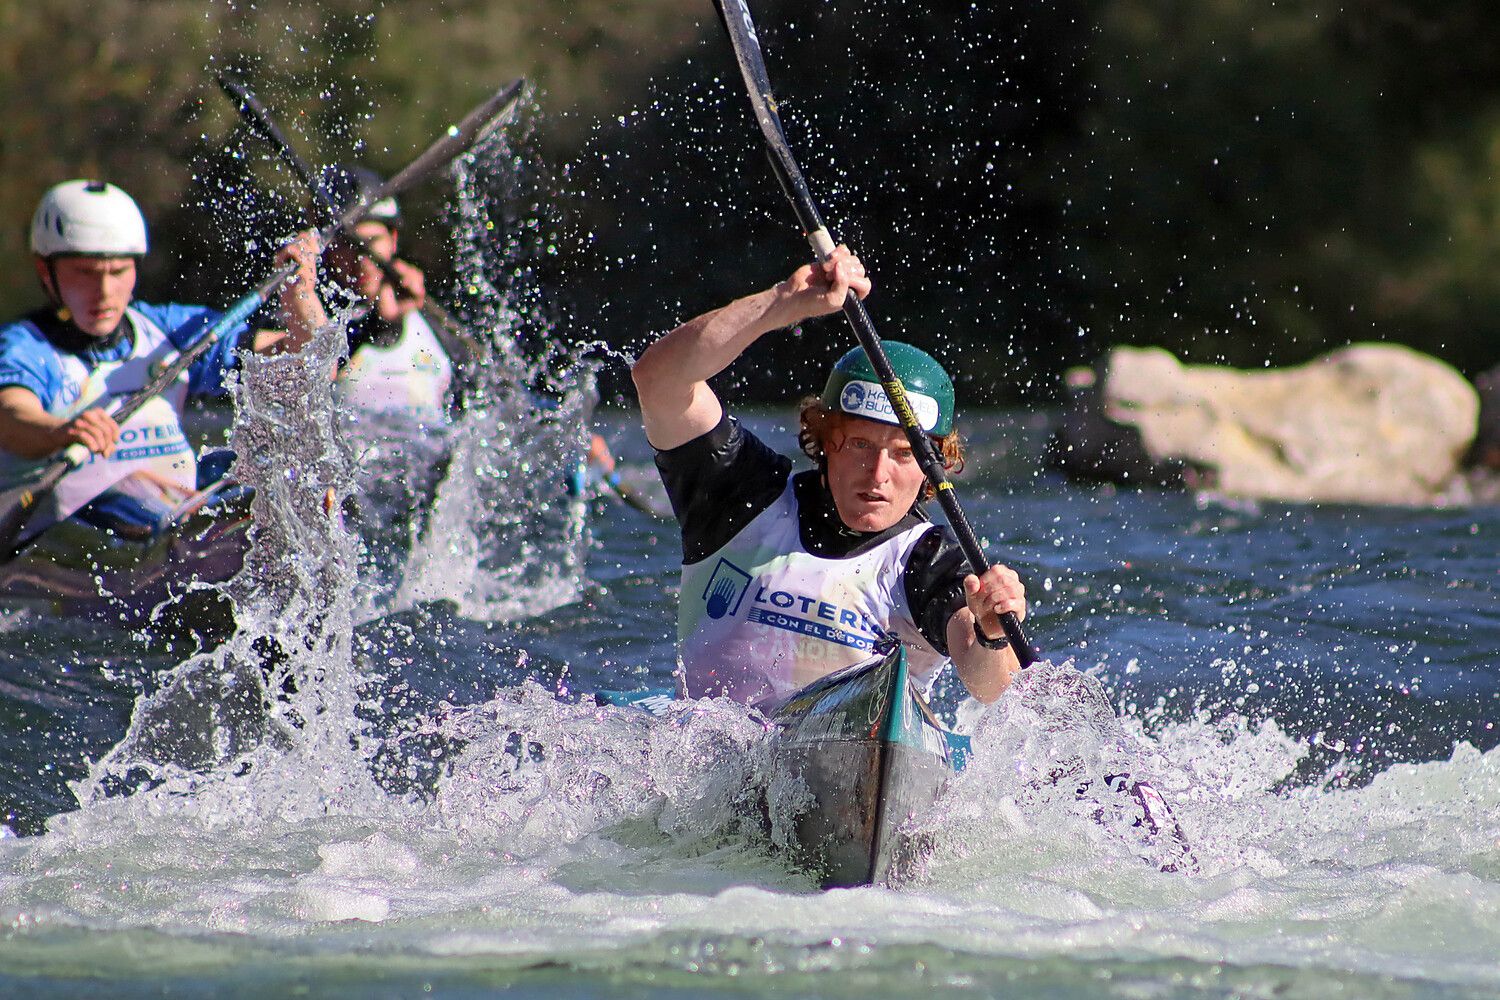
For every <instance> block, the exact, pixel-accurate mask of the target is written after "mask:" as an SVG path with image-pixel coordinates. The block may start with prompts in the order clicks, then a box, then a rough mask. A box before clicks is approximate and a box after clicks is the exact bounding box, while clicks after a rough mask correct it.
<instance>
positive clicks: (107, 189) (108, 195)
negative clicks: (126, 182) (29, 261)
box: [31, 180, 146, 257]
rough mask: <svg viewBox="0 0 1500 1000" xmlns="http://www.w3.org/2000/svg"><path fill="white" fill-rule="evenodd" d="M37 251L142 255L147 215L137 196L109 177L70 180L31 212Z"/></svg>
mask: <svg viewBox="0 0 1500 1000" xmlns="http://www.w3.org/2000/svg"><path fill="white" fill-rule="evenodd" d="M31 252H32V253H34V254H36V255H37V256H39V257H53V256H56V255H58V254H86V255H89V256H94V257H142V256H145V253H146V219H145V216H143V215H141V210H140V208H138V207H137V206H136V203H135V199H134V198H131V197H130V195H128V194H126V193H125V192H124V191H121V190H120V189H119V188H117V187H115V186H114V185H113V184H107V183H105V182H104V181H81V180H80V181H65V182H63V183H62V184H58V185H57V186H56V187H53V188H52V189H51V190H49V191H48V192H47V193H46V194H44V195H42V200H41V202H40V203H39V204H38V205H37V207H36V214H35V215H33V216H32V217H31Z"/></svg>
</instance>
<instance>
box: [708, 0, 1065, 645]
mask: <svg viewBox="0 0 1500 1000" xmlns="http://www.w3.org/2000/svg"><path fill="white" fill-rule="evenodd" d="M714 5H715V6H716V7H718V9H719V17H720V18H721V19H722V21H723V22H724V29H725V30H726V31H727V32H728V33H729V41H730V44H732V45H733V46H734V55H735V60H736V61H737V62H738V63H739V66H740V75H741V76H743V77H744V79H745V90H746V92H747V93H749V95H750V105H751V107H753V108H754V109H755V120H756V121H757V122H759V123H760V130H761V133H762V134H763V135H764V136H765V139H766V145H767V147H768V150H769V152H770V159H771V168H772V169H773V170H774V171H775V173H776V179H777V180H778V181H779V182H780V183H781V189H782V191H784V192H785V193H786V197H787V200H788V201H790V202H791V203H792V208H793V209H795V210H796V212H797V220H798V222H800V223H801V225H802V231H803V233H804V234H805V235H806V236H807V240H808V242H809V243H810V244H811V245H812V248H813V252H814V253H815V254H817V256H818V259H819V260H820V261H822V260H827V259H828V258H829V257H830V256H832V255H833V251H834V249H835V248H836V246H837V243H836V242H835V240H834V238H833V236H832V235H830V234H829V232H828V228H827V227H826V226H824V225H823V220H822V218H821V217H820V216H819V214H818V207H817V205H816V204H815V203H814V202H813V197H812V191H811V190H810V189H809V188H808V186H807V180H806V178H804V177H803V176H802V169H801V168H800V167H798V166H797V161H796V159H795V158H794V157H793V156H792V149H791V146H790V145H789V144H788V143H787V140H786V132H785V130H784V129H783V128H782V127H781V116H780V115H779V114H778V113H777V110H776V98H775V97H774V96H773V95H772V93H771V80H770V77H769V75H768V74H767V73H766V60H765V57H764V56H763V55H762V54H761V51H760V40H759V39H758V38H757V37H756V34H755V22H754V21H753V20H751V18H750V8H749V7H747V6H746V5H745V0H714ZM844 316H845V318H847V319H848V320H849V325H850V326H851V327H853V328H854V334H855V336H856V337H858V338H859V343H860V346H861V347H863V348H864V349H865V355H866V356H867V357H869V359H870V365H871V367H873V368H874V369H875V373H876V374H877V375H879V376H880V383H881V385H882V386H884V388H885V394H886V396H887V397H889V399H890V403H891V409H892V410H893V411H894V412H895V414H896V417H897V419H898V420H900V422H901V427H902V429H903V430H905V431H906V438H907V440H908V441H910V442H911V446H912V451H913V452H914V453H915V454H916V456H917V462H918V464H919V465H921V467H922V472H923V473H924V474H925V475H926V476H927V480H928V482H930V483H932V486H933V489H934V490H935V491H936V492H937V498H938V503H939V504H941V505H942V508H943V513H944V514H946V515H947V516H948V524H949V525H950V526H951V527H952V528H953V533H954V535H956V536H957V537H958V544H959V545H960V546H961V547H962V548H963V550H964V555H965V556H967V557H968V559H969V566H970V567H971V568H972V569H973V570H974V572H975V573H976V574H979V573H983V572H984V571H985V570H987V569H988V568H989V566H990V562H989V559H987V558H986V557H985V554H984V549H983V548H982V547H981V546H980V544H979V539H978V538H977V537H975V535H974V529H973V528H971V527H970V526H969V520H968V518H967V517H965V516H964V512H963V508H962V507H960V506H959V504H958V497H956V496H955V495H954V493H953V484H952V483H950V482H949V481H948V475H947V472H946V471H945V470H944V469H943V463H942V461H941V460H940V459H939V458H938V456H937V452H936V450H935V449H934V448H933V445H932V441H931V439H929V438H928V437H927V435H926V434H925V433H924V432H923V431H922V428H921V427H920V426H919V425H918V424H917V416H916V414H915V413H914V412H912V408H911V403H910V402H908V400H907V398H906V389H905V387H904V386H903V385H902V384H901V380H900V379H899V378H897V377H896V372H895V369H893V368H892V367H891V362H890V359H889V358H887V357H886V354H885V349H884V348H882V347H881V346H880V337H879V336H878V335H877V334H876V333H875V324H874V323H873V322H872V321H871V319H870V314H869V313H868V312H866V311H865V305H864V303H863V302H861V301H860V300H859V296H857V295H855V294H854V293H853V292H850V293H849V295H848V297H847V298H845V299H844ZM1000 625H1001V627H1002V628H1004V629H1005V637H1006V638H1007V639H1009V640H1010V645H1011V648H1012V649H1014V650H1015V652H1016V658H1017V659H1019V660H1020V661H1021V666H1023V667H1025V666H1029V665H1031V664H1032V663H1034V662H1036V651H1035V650H1033V649H1032V648H1031V643H1030V642H1029V641H1027V639H1026V633H1025V632H1023V631H1022V630H1021V623H1020V621H1019V620H1018V619H1017V618H1016V616H1015V615H1014V614H1011V613H1009V612H1007V613H1005V614H1003V615H1001V616H1000Z"/></svg>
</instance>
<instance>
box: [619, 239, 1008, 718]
mask: <svg viewBox="0 0 1500 1000" xmlns="http://www.w3.org/2000/svg"><path fill="white" fill-rule="evenodd" d="M850 291H853V292H854V293H855V294H856V295H858V296H859V297H860V298H863V297H864V296H866V295H867V294H869V291H870V279H869V277H868V276H867V275H866V274H865V269H864V266H863V265H862V264H861V263H860V261H859V259H858V258H857V257H855V256H853V255H852V254H851V253H850V252H849V251H848V249H847V248H844V247H839V248H838V250H837V252H835V253H834V255H833V256H832V257H831V258H830V259H829V260H828V261H826V262H824V263H820V264H814V265H808V266H804V267H799V268H797V270H796V271H794V272H793V273H792V274H791V276H790V277H788V278H787V279H786V280H785V281H783V282H781V283H779V284H777V285H774V286H772V287H771V288H767V289H765V290H763V291H760V292H756V293H755V294H753V295H748V296H746V297H744V298H741V299H737V300H735V301H734V302H731V303H729V304H728V305H726V306H723V307H721V308H719V309H715V310H713V311H712V312H707V313H704V314H703V315H701V316H698V317H696V318H695V319H691V320H689V321H688V322H686V323H683V324H682V325H681V326H679V327H677V328H676V329H674V330H672V331H671V332H670V333H668V334H667V335H666V336H664V337H662V338H661V339H660V340H658V341H656V342H655V343H654V344H652V345H651V346H650V347H649V348H648V349H647V350H646V351H645V352H644V353H643V354H642V355H641V357H640V359H639V360H638V361H637V362H636V364H635V367H634V369H633V372H632V374H633V377H634V379H635V384H636V390H637V393H638V395H639V397H640V405H641V416H642V419H643V421H644V423H645V428H646V436H647V438H648V439H649V440H650V442H651V444H652V446H653V447H654V448H655V449H656V463H657V466H658V468H659V469H660V471H661V476H662V479H663V481H664V482H665V484H666V487H667V492H668V494H669V495H670V497H671V500H672V508H673V510H674V511H675V513H676V515H677V520H678V522H679V523H680V525H681V528H682V546H683V566H682V586H681V591H680V595H679V612H678V636H677V638H678V660H679V679H680V681H681V684H682V686H683V687H684V688H685V692H684V693H686V694H687V695H688V696H691V697H712V696H727V697H730V698H733V699H735V700H737V701H741V702H744V703H747V704H760V703H765V702H768V701H772V700H775V699H777V698H780V697H782V696H785V695H787V694H790V693H791V692H793V691H795V690H797V689H798V688H801V687H803V686H804V685H806V684H807V683H809V682H811V681H813V680H815V679H817V678H818V677H821V676H824V675H826V674H829V673H832V672H833V671H835V670H838V669H841V668H843V667H846V666H849V665H851V664H854V663H857V662H859V661H861V660H863V659H866V658H867V657H868V656H869V655H870V652H871V650H872V649H873V647H874V645H875V643H876V641H877V640H878V639H879V638H880V637H882V636H889V635H894V636H895V637H897V638H898V639H900V640H901V641H902V642H903V643H904V644H905V645H906V647H907V659H908V663H909V665H910V668H911V670H912V672H913V673H914V674H915V675H917V676H918V677H919V678H926V679H929V680H930V679H931V678H932V677H933V676H934V674H935V673H936V671H937V670H938V669H939V668H941V667H942V665H943V664H944V663H945V662H947V661H949V660H951V661H952V663H953V664H954V665H955V667H956V668H957V672H958V676H959V678H960V679H961V680H962V681H963V683H964V685H965V687H967V689H968V690H969V692H970V693H971V694H972V695H973V696H974V697H975V698H977V699H979V700H980V701H984V702H989V701H993V700H994V699H996V698H998V697H999V696H1000V694H1001V692H1003V691H1004V690H1005V688H1006V687H1007V686H1008V685H1009V683H1010V680H1011V677H1012V676H1013V675H1014V673H1015V672H1016V670H1017V669H1019V663H1018V661H1017V658H1016V655H1015V653H1014V652H1012V651H1011V650H1010V649H1009V647H1008V645H1007V644H1006V642H1005V640H1004V633H1003V631H1002V628H1001V625H1000V621H999V616H1000V615H1001V614H1003V613H1005V612H1013V613H1014V614H1015V615H1016V616H1017V617H1018V618H1023V619H1024V618H1025V617H1026V591H1025V588H1024V587H1023V586H1022V584H1021V580H1020V578H1019V577H1018V576H1017V574H1016V573H1015V571H1013V570H1012V569H1010V568H1009V567H1006V566H1004V565H999V564H996V565H994V566H991V567H990V568H989V569H988V570H987V571H986V572H985V573H984V574H983V576H975V575H974V574H973V573H972V572H970V569H969V565H968V561H967V560H966V559H965V558H964V556H963V553H962V551H961V550H960V548H959V546H958V543H957V540H956V539H955V538H954V537H953V535H952V533H951V532H950V531H949V529H948V528H947V527H941V526H937V525H934V524H932V523H930V522H929V521H928V520H927V517H926V515H925V513H924V512H923V510H922V507H921V504H920V501H921V499H922V498H923V496H924V493H925V492H926V489H927V480H926V477H925V476H924V474H923V472H922V470H921V468H920V467H919V465H918V464H917V461H916V456H915V455H914V454H913V452H912V448H911V445H910V442H909V441H908V440H907V437H906V433H905V431H903V430H902V428H901V427H900V426H899V424H898V421H897V418H896V415H895V414H894V413H893V412H892V410H891V405H890V401H889V400H888V399H887V398H886V395H885V390H884V389H883V388H882V387H881V385H880V383H879V380H878V379H877V378H876V377H875V373H874V371H873V370H872V369H871V367H870V364H869V361H868V359H867V358H866V357H865V356H864V352H863V350H862V349H859V348H856V349H855V350H853V351H851V352H849V353H848V354H846V355H844V356H843V357H842V358H841V359H840V360H839V361H838V363H837V364H835V365H834V367H833V370H832V372H831V373H830V374H829V376H828V378H827V380H826V382H825V383H824V386H823V391H822V393H821V394H820V395H819V396H817V397H814V398H812V399H809V400H808V401H807V402H806V403H804V405H803V406H802V409H801V414H800V427H799V431H798V440H799V445H800V447H801V449H802V451H803V452H804V453H806V454H807V455H808V456H809V457H810V458H811V459H812V460H813V461H814V463H815V466H816V467H815V468H813V469H810V470H808V471H805V472H802V473H798V474H795V475H794V474H793V472H792V462H791V459H789V458H787V457H785V456H784V455H781V454H779V453H778V452H777V451H776V450H775V449H773V448H772V447H771V446H770V445H768V444H767V443H766V442H764V441H762V440H761V439H760V438H759V437H757V436H756V435H755V434H753V433H752V432H751V431H750V430H749V429H747V428H746V427H745V426H744V425H742V424H741V423H740V422H739V421H738V420H737V419H735V418H734V417H733V416H731V415H729V413H728V412H727V411H726V410H725V408H724V406H723V404H722V403H721V402H720V400H719V398H718V396H717V395H716V394H715V393H714V391H713V390H712V389H711V388H710V387H709V384H708V380H709V379H710V378H712V377H713V376H715V375H717V374H718V373H719V372H721V371H723V370H724V369H726V368H728V367H729V366H730V365H731V364H733V363H734V361H735V359H736V358H738V357H739V356H740V355H741V354H742V353H744V351H745V350H746V349H747V348H748V347H750V345H751V344H753V343H755V342H756V341H758V340H759V339H760V338H762V337H764V336H767V335H773V334H774V332H775V331H778V330H783V329H786V328H788V327H791V326H794V325H796V324H797V323H800V322H802V321H803V320H806V319H809V318H812V317H815V316H822V315H826V314H829V313H833V312H836V311H838V310H839V308H840V307H841V306H842V305H843V303H844V299H845V296H846V295H847V294H848V293H849V292H850ZM885 347H886V350H887V353H888V354H889V356H890V359H891V362H892V364H893V365H894V367H895V369H896V374H897V375H898V376H900V377H901V379H902V381H903V383H904V385H905V389H906V393H907V396H908V399H909V400H910V402H911V404H912V409H913V410H914V411H915V413H916V416H917V419H918V422H919V425H920V426H921V427H922V429H923V430H924V431H925V432H926V433H927V434H928V435H930V436H931V438H932V440H933V442H934V444H935V445H936V446H937V451H938V454H939V455H940V456H941V457H942V459H943V461H944V463H945V464H946V465H948V466H949V467H950V468H955V467H958V466H960V465H961V464H962V461H963V457H962V450H961V447H960V443H959V439H958V434H957V432H956V430H955V429H954V416H955V414H954V393H953V383H952V381H951V380H950V379H949V377H948V374H947V372H945V371H944V370H943V368H942V366H941V365H940V364H938V362H937V361H936V360H935V359H934V358H932V357H931V355H929V354H928V353H927V352H925V351H922V350H920V349H919V348H916V347H914V346H911V345H909V344H904V343H898V342H891V341H887V342H886V343H885ZM786 363H787V364H788V367H792V365H793V364H794V362H792V361H790V360H788V361H787V362H786Z"/></svg>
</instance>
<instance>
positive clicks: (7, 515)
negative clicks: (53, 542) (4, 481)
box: [0, 459, 72, 563]
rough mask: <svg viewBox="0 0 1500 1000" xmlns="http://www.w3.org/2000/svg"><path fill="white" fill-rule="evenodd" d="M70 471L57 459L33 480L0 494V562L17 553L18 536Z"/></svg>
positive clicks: (65, 464)
mask: <svg viewBox="0 0 1500 1000" xmlns="http://www.w3.org/2000/svg"><path fill="white" fill-rule="evenodd" d="M71 468H72V465H71V464H69V462H68V461H67V460H66V459H59V460H58V461H56V462H54V463H53V464H52V465H50V466H48V467H47V471H46V472H44V473H43V474H42V478H40V479H38V480H37V481H35V482H31V483H22V484H21V485H20V486H14V487H12V488H10V489H9V490H6V491H5V492H4V493H0V563H6V562H9V561H10V560H12V559H14V558H15V557H16V554H17V553H18V552H19V551H20V541H21V533H22V532H23V531H25V530H26V525H28V524H30V523H31V519H32V518H33V517H35V516H36V512H37V511H38V510H40V509H41V507H42V503H43V502H44V501H45V500H46V499H47V498H48V497H50V496H51V495H52V493H53V491H54V490H56V489H57V484H58V483H59V482H60V481H61V480H62V477H63V476H64V475H65V474H66V473H67V472H68V471H69V470H70V469H71Z"/></svg>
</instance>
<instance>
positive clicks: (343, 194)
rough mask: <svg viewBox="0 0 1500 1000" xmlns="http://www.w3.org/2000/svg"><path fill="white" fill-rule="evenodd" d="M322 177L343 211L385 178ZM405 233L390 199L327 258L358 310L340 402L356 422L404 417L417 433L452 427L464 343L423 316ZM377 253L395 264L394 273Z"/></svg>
mask: <svg viewBox="0 0 1500 1000" xmlns="http://www.w3.org/2000/svg"><path fill="white" fill-rule="evenodd" d="M322 182H323V188H324V192H325V193H326V194H327V195H328V197H329V198H330V199H331V200H332V202H333V204H334V205H337V206H338V207H339V208H340V209H343V208H344V207H345V206H347V205H351V204H353V203H354V202H356V201H358V200H359V199H360V198H362V197H365V196H367V195H368V194H370V193H371V192H374V191H377V190H378V189H379V188H380V187H381V186H382V185H383V183H384V182H383V181H382V179H381V177H380V176H379V175H378V174H376V173H375V172H374V171H371V170H367V169H365V168H364V167H359V166H354V165H351V164H342V165H338V166H333V167H329V168H328V169H327V170H325V171H323V177H322ZM400 238H401V206H400V205H398V204H397V202H396V199H395V198H384V199H381V200H380V201H377V202H375V203H374V205H372V206H371V207H370V213H369V215H367V216H366V217H365V219H364V221H363V222H361V223H359V224H358V225H357V226H355V227H354V230H353V232H352V233H351V234H350V236H349V237H346V238H344V239H341V240H337V241H335V242H334V243H333V245H332V246H330V247H329V249H328V253H327V256H326V257H325V258H324V259H325V261H326V262H327V268H328V271H329V274H330V276H331V277H332V278H333V280H334V282H335V283H336V284H337V285H338V286H339V287H340V288H341V289H343V290H344V292H345V293H347V294H348V295H349V296H350V299H351V303H350V304H351V305H352V308H353V312H354V315H353V317H352V318H351V319H350V320H349V324H348V328H347V329H348V335H349V362H348V364H346V365H344V367H343V369H342V370H341V371H340V373H339V382H338V386H339V399H340V401H341V402H342V403H343V405H344V406H345V407H347V408H348V410H349V411H350V414H351V416H353V417H354V418H355V419H356V420H375V421H378V422H379V421H383V422H386V423H389V422H391V421H400V422H401V423H402V424H403V425H404V426H405V427H406V428H407V429H410V430H412V431H414V432H416V431H423V430H432V429H435V428H441V427H445V426H446V425H447V424H448V414H449V408H450V404H451V402H452V400H451V393H452V390H453V376H454V366H455V360H457V359H456V358H454V357H453V356H452V353H451V352H456V351H458V348H457V347H456V346H453V345H445V344H444V343H443V342H442V340H440V339H439V336H438V333H437V331H435V330H434V329H433V327H432V325H431V324H430V323H428V322H427V320H426V319H425V318H424V317H423V316H422V312H421V310H422V306H423V304H424V302H425V301H426V295H427V293H426V285H425V281H424V276H423V274H422V271H421V269H420V268H418V267H416V266H415V265H413V264H410V263H408V262H407V261H404V260H401V259H400V258H399V257H397V256H396V254H397V251H398V249H399V244H400ZM372 256H374V257H379V258H380V259H381V260H383V261H386V262H387V263H388V266H389V269H390V270H389V274H388V273H387V271H386V270H385V269H382V268H381V267H380V266H379V265H378V264H376V263H375V261H374V260H372V259H371V257H372ZM393 277H394V279H396V280H393ZM450 348H451V350H450Z"/></svg>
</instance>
